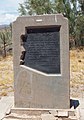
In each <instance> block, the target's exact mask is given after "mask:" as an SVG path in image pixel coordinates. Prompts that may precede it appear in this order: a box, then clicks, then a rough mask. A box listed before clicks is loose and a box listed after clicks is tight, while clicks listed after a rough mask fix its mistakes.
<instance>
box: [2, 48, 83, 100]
mask: <svg viewBox="0 0 84 120" xmlns="http://www.w3.org/2000/svg"><path fill="white" fill-rule="evenodd" d="M13 82H14V79H13V57H12V56H7V57H6V58H4V59H3V58H0V96H9V95H13V93H14V87H13ZM70 95H71V97H75V98H76V97H81V98H84V50H71V51H70Z"/></svg>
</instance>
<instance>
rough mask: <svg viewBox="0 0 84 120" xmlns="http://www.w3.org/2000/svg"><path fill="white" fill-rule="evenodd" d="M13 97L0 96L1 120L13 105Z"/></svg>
mask: <svg viewBox="0 0 84 120" xmlns="http://www.w3.org/2000/svg"><path fill="white" fill-rule="evenodd" d="M13 99H14V97H2V98H1V100H0V120H2V119H3V118H4V117H5V115H6V112H7V113H8V111H9V112H10V109H11V107H12V106H13V101H14V100H13Z"/></svg>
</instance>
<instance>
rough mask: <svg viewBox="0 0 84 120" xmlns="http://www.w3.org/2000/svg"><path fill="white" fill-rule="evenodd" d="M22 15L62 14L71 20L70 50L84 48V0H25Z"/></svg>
mask: <svg viewBox="0 0 84 120" xmlns="http://www.w3.org/2000/svg"><path fill="white" fill-rule="evenodd" d="M19 5H20V6H19V13H20V15H41V14H56V13H62V14H63V15H64V16H65V17H67V18H68V19H69V33H70V37H69V38H70V48H72V47H80V46H84V0H25V1H24V3H23V4H19Z"/></svg>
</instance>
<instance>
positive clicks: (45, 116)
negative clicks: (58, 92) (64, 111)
mask: <svg viewBox="0 0 84 120" xmlns="http://www.w3.org/2000/svg"><path fill="white" fill-rule="evenodd" d="M41 119H42V120H56V118H55V117H54V116H53V115H52V114H42V115H41Z"/></svg>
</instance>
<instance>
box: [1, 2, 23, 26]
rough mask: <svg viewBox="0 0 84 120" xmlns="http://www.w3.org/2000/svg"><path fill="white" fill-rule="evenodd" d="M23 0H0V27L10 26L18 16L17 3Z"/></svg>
mask: <svg viewBox="0 0 84 120" xmlns="http://www.w3.org/2000/svg"><path fill="white" fill-rule="evenodd" d="M22 2H24V0H0V25H3V24H10V23H11V22H13V21H15V20H16V18H17V17H18V16H19V13H18V7H19V3H22Z"/></svg>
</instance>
